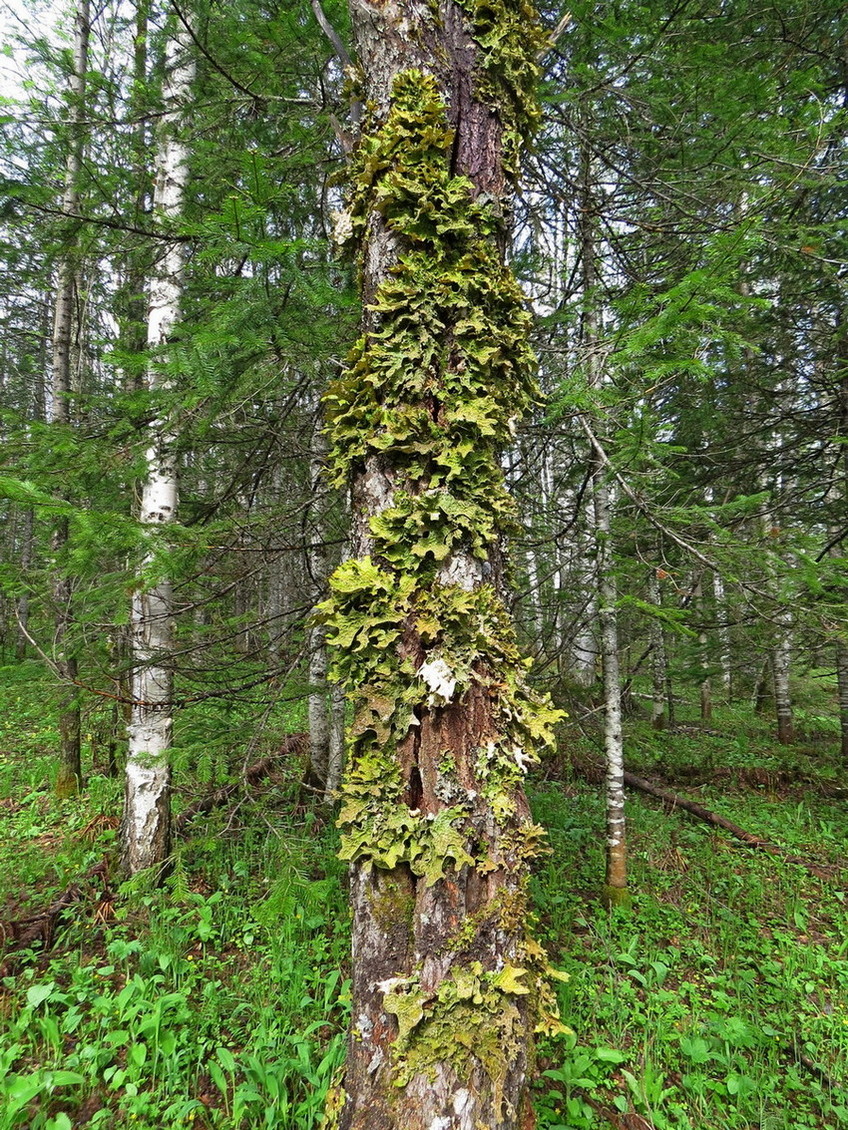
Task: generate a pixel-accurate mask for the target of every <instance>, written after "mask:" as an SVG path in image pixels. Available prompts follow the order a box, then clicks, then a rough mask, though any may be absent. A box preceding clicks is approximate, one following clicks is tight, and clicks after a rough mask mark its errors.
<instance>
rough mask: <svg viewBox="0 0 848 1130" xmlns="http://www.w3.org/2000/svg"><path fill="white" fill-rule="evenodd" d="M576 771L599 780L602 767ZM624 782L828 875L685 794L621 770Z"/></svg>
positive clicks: (745, 840)
mask: <svg viewBox="0 0 848 1130" xmlns="http://www.w3.org/2000/svg"><path fill="white" fill-rule="evenodd" d="M575 768H576V769H577V770H578V772H581V773H584V775H585V776H587V777H588V779H589V780H591V781H596V780H603V773H604V770H603V767H602V766H601V765H598V764H593V763H589V764H588V765H585V766H579V765H577V766H575ZM624 783H625V785H627V787H628V788H631V789H637V790H638V791H639V792H641V793H647V795H648V796H652V797H656V798H657V800H661V801H662V802H663V803H664V804H667V805H669V806H670V807H671V808H680V809H682V810H683V811H684V812H689V813H691V814H692V815H693V816H697V817H698V819H699V820H704V821H706V823H707V824H712V825H713V826H714V827H716V828H722V829H724V831H726V832H730V834H731V835H732V836H735V837H736V839H738V840H741V841H742V843H744V844H747V845H748V847H752V848H758V849H759V850H760V851H765V852H768V853H769V854H770V855H776V856H779V857H780V858H781V859H783V860H785V861H786V862H787V863H793V864H796V865H797V866H799V867H803V868H805V869H806V870H807V871H809V872H810V874H812V875H815V876H816V877H817V878H819V879H827V878H829V875H828V873H827V872H826V871H825V870H823V869H822V868H821V867H820V866H816V865H815V864H814V863H810V861H809V860H807V859H805V858H804V857H803V856H801V855H790V854H789V853H788V852H787V850H786V848H782V847H780V845H779V844H775V843H773V842H772V841H771V840H767V839H764V838H763V837H762V836H755V835H754V834H753V833H752V832H746V831H745V829H744V828H740V827H739V825H738V824H734V823H733V821H732V820H728V819H727V817H726V816H721V815H720V814H719V813H718V812H713V811H712V809H710V808H705V807H704V806H703V805H702V804H698V803H697V802H696V801H694V800H688V799H687V798H686V797H683V796H680V794H679V793H673V792H671V791H670V790H669V789H664V788H661V787H660V786H659V785H655V784H654V783H653V782H652V781H647V780H646V779H645V778H644V777H637V776H636V774H635V773H630V772H628V771H627V770H625V773H624Z"/></svg>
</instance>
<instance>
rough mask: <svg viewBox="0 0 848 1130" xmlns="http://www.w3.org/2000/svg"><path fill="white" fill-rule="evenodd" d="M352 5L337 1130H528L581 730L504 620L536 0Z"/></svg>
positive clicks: (337, 630)
mask: <svg viewBox="0 0 848 1130" xmlns="http://www.w3.org/2000/svg"><path fill="white" fill-rule="evenodd" d="M350 7H351V15H352V19H353V27H354V35H355V40H356V46H357V49H358V54H359V60H360V63H361V65H362V69H363V74H364V91H363V94H364V102H365V104H366V105H367V106H368V107H369V114H368V119H367V121H366V124H365V132H364V136H363V138H362V139H361V141H360V145H359V148H358V150H357V152H356V153H355V154H354V156H353V160H352V189H351V195H350V199H349V207H348V209H347V210H346V211H345V212H344V213H343V214H342V215H340V216H339V217H338V220H337V224H336V233H337V237H338V238H339V240H340V241H344V242H345V243H346V244H347V245H348V246H351V245H352V246H354V247H355V248H356V249H357V251H358V252H359V253H360V265H361V270H362V286H363V300H364V306H365V310H366V314H365V321H364V333H363V336H362V338H361V339H360V341H359V343H358V344H357V346H356V347H355V348H354V351H353V354H352V359H351V365H350V368H349V369H348V371H347V372H346V373H345V374H343V376H342V377H341V378H340V380H339V381H337V382H336V383H335V384H334V385H333V386H332V387H331V389H330V391H329V393H328V396H327V410H328V418H329V428H330V435H331V438H332V450H331V460H332V463H333V466H334V468H335V472H336V478H337V481H338V482H339V483H340V484H341V483H342V482H345V481H347V479H348V476H350V480H351V482H352V503H353V519H354V520H353V539H352V552H353V556H352V558H351V560H349V561H347V562H345V563H344V564H343V565H342V566H340V567H339V569H338V570H337V571H336V573H335V575H334V578H333V581H332V585H331V587H332V592H333V596H332V598H331V600H330V601H329V602H327V605H326V606H325V608H326V613H327V617H328V636H329V638H330V642H331V643H333V644H334V645H335V647H336V649H337V650H336V653H335V671H334V674H336V675H338V676H340V677H342V678H343V679H344V680H345V682H346V685H347V687H348V689H349V692H350V693H351V697H352V700H353V706H354V720H353V723H352V726H351V729H350V733H349V739H348V752H349V764H348V767H347V772H346V778H345V783H344V785H343V789H342V796H343V808H342V813H341V817H340V826H341V828H342V857H343V858H347V859H349V860H350V861H351V880H350V887H351V899H352V903H353V927H352V930H353V974H352V981H353V985H352V1006H353V1013H352V1014H353V1020H352V1030H351V1036H350V1043H349V1050H348V1059H347V1065H346V1070H345V1076H344V1080H343V1083H342V1086H341V1088H340V1089H336V1090H334V1091H333V1092H332V1093H331V1095H330V1097H329V1099H328V1121H329V1123H330V1124H331V1125H338V1126H340V1127H342V1128H343V1130H400V1128H401V1127H402V1128H404V1130H436V1128H442V1130H447V1128H448V1127H451V1128H452V1130H477V1128H479V1127H481V1126H485V1127H486V1128H487V1130H518V1128H521V1130H526V1128H528V1127H530V1126H532V1123H533V1117H532V1112H531V1109H530V1105H529V1095H528V1087H529V1083H530V1079H531V1072H532V1063H533V1033H534V1030H537V1026H538V1025H539V1024H541V1025H542V1028H543V1029H544V1028H549V1027H551V1026H553V1027H556V1026H557V1022H556V1021H555V1019H554V1018H553V1015H552V1011H551V1005H552V998H551V995H550V986H549V984H548V981H547V977H546V963H545V959H544V956H543V953H542V951H541V949H540V947H539V946H538V944H537V943H536V942H534V941H533V940H532V939H531V938H530V937H529V935H528V933H527V926H528V915H529V910H528V902H527V898H528V894H527V866H528V860H529V859H530V858H531V857H532V856H534V855H535V854H536V853H537V850H538V837H539V836H540V835H541V830H540V829H538V828H537V827H536V826H535V825H534V824H533V823H532V822H531V820H530V817H529V811H528V807H527V802H526V800H525V798H524V795H523V790H522V778H523V773H524V770H525V767H526V765H527V764H529V763H531V762H533V761H535V760H536V757H537V749H538V746H539V744H540V741H542V740H545V739H546V738H548V737H549V736H550V734H549V729H550V725H551V724H552V722H553V721H554V720H556V718H557V717H558V714H559V712H557V711H554V710H553V709H552V708H551V707H550V706H549V705H547V704H546V703H543V702H541V701H540V700H537V699H535V698H534V697H533V696H531V694H530V692H529V690H528V689H527V687H526V683H525V674H524V673H525V670H526V668H525V665H524V663H523V662H522V660H521V659H520V656H519V653H518V650H517V648H516V645H515V640H514V632H513V629H512V624H511V622H510V620H509V617H508V614H507V612H506V609H505V606H504V603H503V573H504V565H503V546H502V527H503V523H504V518H505V516H506V514H507V513H508V512H509V510H510V508H511V504H510V502H509V499H508V495H507V493H506V490H505V487H504V485H503V475H502V472H501V469H500V465H499V450H500V447H501V446H502V445H503V444H504V443H506V442H507V441H508V440H509V438H510V435H511V430H512V427H513V425H514V422H515V420H516V418H517V417H518V415H519V414H520V413H521V412H522V411H526V409H527V407H528V406H529V403H530V399H531V397H532V395H533V392H532V389H533V380H532V355H531V354H530V351H529V348H528V346H527V332H528V329H529V316H528V314H527V312H526V310H525V307H524V303H523V298H522V295H521V292H520V290H519V288H518V286H517V284H516V283H515V281H514V279H513V278H512V276H511V274H510V273H509V272H508V270H507V269H506V268H505V266H504V263H503V252H504V247H505V243H506V226H505V213H506V206H507V204H508V182H509V179H510V178H511V177H513V176H514V175H515V174H516V173H517V157H518V145H519V139H520V137H521V136H522V135H523V134H525V133H526V131H527V127H528V125H529V124H530V122H531V121H532V120H534V119H535V117H536V114H537V109H536V105H535V99H534V89H535V80H536V67H535V56H536V53H537V51H538V50H539V49H540V46H541V36H540V34H539V33H538V32H537V23H536V19H535V14H534V12H533V10H532V7H531V6H530V5H529V4H528V3H525V2H523V0H522V2H519V3H517V4H515V5H513V6H511V9H510V11H509V14H507V9H505V8H503V7H501V6H496V7H486V6H483V5H477V4H473V5H472V3H471V2H470V0H463V2H462V3H457V2H454V0H442V2H441V3H440V4H439V5H438V11H436V10H435V6H434V5H431V4H430V3H423V2H421V0H351V5H350ZM483 42H485V43H486V44H487V45H488V46H483V45H482V44H483ZM507 76H508V77H507Z"/></svg>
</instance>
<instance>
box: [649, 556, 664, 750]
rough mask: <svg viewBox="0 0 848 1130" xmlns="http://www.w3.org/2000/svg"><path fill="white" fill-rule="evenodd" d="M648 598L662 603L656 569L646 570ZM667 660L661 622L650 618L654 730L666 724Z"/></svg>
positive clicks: (655, 618)
mask: <svg viewBox="0 0 848 1130" xmlns="http://www.w3.org/2000/svg"><path fill="white" fill-rule="evenodd" d="M648 600H649V601H650V602H651V604H653V605H654V606H655V607H657V608H659V607H660V605H661V604H662V591H661V590H660V581H659V577H658V575H657V570H656V569H655V568H653V567H652V568H651V569H649V570H648ZM667 668H668V661H667V659H666V654H665V640H664V638H663V630H662V623H661V621H660V620H659V619H658V618H657V617H654V619H652V620H651V690H652V694H651V725H652V726H653V728H654V729H655V730H664V729H666V727H667V725H668V717H667V715H666V705H667V695H666V679H667V675H668V671H667Z"/></svg>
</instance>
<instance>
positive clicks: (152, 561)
mask: <svg viewBox="0 0 848 1130" xmlns="http://www.w3.org/2000/svg"><path fill="white" fill-rule="evenodd" d="M191 49H192V45H191V38H190V35H189V33H188V31H187V29H186V28H185V26H184V25H183V24H182V23H181V22H180V23H178V24H177V26H176V28H174V29H173V34H172V35H171V38H170V39H169V41H168V45H167V48H166V56H165V79H164V89H163V102H164V106H165V113H164V115H163V117H162V119H161V121H160V127H159V137H158V151H157V157H156V165H157V168H156V186H155V189H154V194H153V210H154V215H155V217H156V218H157V219H158V220H159V221H160V222H162V221H164V222H166V223H170V224H173V223H174V222H175V221H176V220H178V219H179V217H180V215H181V213H182V207H183V198H184V195H185V188H186V184H187V180H188V150H187V147H186V145H185V143H184V141H183V140H182V137H181V128H180V127H181V119H182V115H183V114H184V112H185V106H186V104H187V102H188V98H189V94H190V91H191V86H192V82H193V79H194V61H193V59H192V56H191ZM183 267H184V251H183V244H181V243H180V242H178V241H174V242H169V243H166V244H165V247H164V252H163V254H162V256H161V258H160V260H159V263H158V267H157V271H156V274H155V275H154V277H153V278H152V279H151V283H150V306H149V313H148V321H147V345H148V348H149V349H150V351H151V361H150V367H149V370H148V375H147V386H148V388H150V389H151V390H160V389H161V390H165V389H167V388H168V378H167V375H166V374H165V372H164V369H163V368H162V367H161V361H162V351H163V348H164V347H167V345H168V343H169V341H170V339H171V335H172V333H173V329H174V325H175V323H176V321H177V319H178V317H179V312H180V299H181V295H182V275H183ZM175 438H176V437H175V436H174V434H173V427H172V425H171V424H170V422H169V420H168V419H167V417H166V416H162V417H160V418H159V419H157V420H156V421H154V423H153V426H152V432H151V439H150V446H149V448H148V451H147V477H146V479H145V482H144V487H143V490H142V498H141V510H140V514H139V520H140V522H141V523H142V525H143V526H144V527H145V528H146V536H147V538H148V540H149V541H150V551H149V552H148V554H147V555H146V558H145V561H144V563H143V567H142V576H141V577H139V579H138V582H137V589H136V592H135V594H134V596H133V601H132V613H131V629H132V650H133V692H132V697H133V703H132V716H131V720H130V725H129V727H128V733H129V746H128V749H127V766H126V783H125V794H124V821H123V836H122V840H123V863H124V866H125V868H126V869H127V870H128V871H129V872H130V873H131V874H135V873H136V872H137V871H141V870H143V869H145V868H148V867H154V866H161V864H162V863H163V862H164V861H165V860H166V859H167V857H168V853H169V851H170V833H171V802H170V776H171V769H170V748H171V733H172V728H173V709H174V708H173V675H172V670H171V653H172V651H173V622H172V612H171V581H170V578H169V577H168V576H167V575H162V571H161V567H160V566H159V565H158V564H157V561H156V554H155V547H154V546H153V541H152V539H153V538H154V536H155V533H156V530H157V529H158V528H161V527H162V526H166V525H168V524H169V523H170V522H173V520H174V518H175V517H176V510H177V468H176V461H175V457H174V442H175ZM148 572H149V573H151V574H152V577H153V579H150V577H148V576H145V575H144V574H145V573H148Z"/></svg>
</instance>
